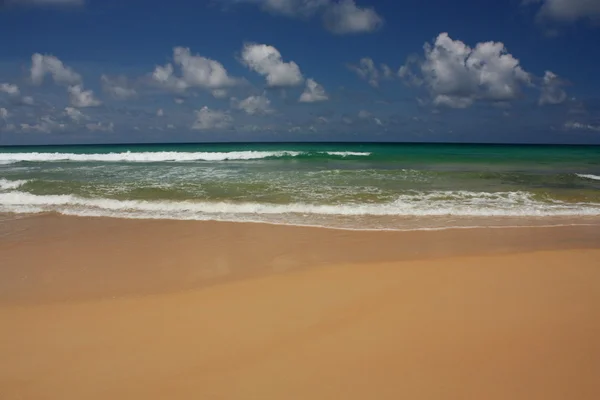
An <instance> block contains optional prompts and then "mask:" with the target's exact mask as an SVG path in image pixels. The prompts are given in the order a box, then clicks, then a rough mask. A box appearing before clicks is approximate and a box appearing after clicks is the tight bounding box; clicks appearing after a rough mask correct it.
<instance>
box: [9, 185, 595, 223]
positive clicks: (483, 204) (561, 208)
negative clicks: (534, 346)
mask: <svg viewBox="0 0 600 400" xmlns="http://www.w3.org/2000/svg"><path fill="white" fill-rule="evenodd" d="M50 211H53V212H59V213H63V214H68V215H81V216H110V217H121V218H152V219H186V220H190V219H191V220H226V221H249V220H252V221H261V220H269V221H274V220H277V219H281V221H280V222H285V220H286V217H287V216H293V217H295V218H303V219H305V220H306V222H307V223H310V220H311V218H319V217H325V216H340V217H357V218H358V217H360V216H396V217H401V216H472V217H479V216H481V217H484V216H489V217H496V216H497V217H504V216H512V217H543V216H600V204H595V203H575V204H574V203H564V202H559V201H555V202H551V203H546V202H540V201H537V200H535V199H533V198H532V196H531V195H530V194H529V193H526V192H502V193H485V192H466V191H439V192H429V193H425V192H415V193H413V194H404V195H401V196H399V197H398V198H397V199H396V200H395V201H393V202H389V203H383V204H373V203H369V204H367V203H363V204H340V205H319V204H304V203H291V204H269V203H233V202H207V201H158V200H157V201H140V200H115V199H107V198H83V197H78V196H73V195H43V196H42V195H34V194H31V193H26V192H21V191H12V192H3V193H0V212H13V213H31V212H50Z"/></svg>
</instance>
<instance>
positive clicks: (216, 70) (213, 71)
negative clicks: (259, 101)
mask: <svg viewBox="0 0 600 400" xmlns="http://www.w3.org/2000/svg"><path fill="white" fill-rule="evenodd" d="M173 62H174V64H175V65H176V66H178V67H179V69H180V70H181V77H179V76H176V75H175V69H174V67H173V64H171V63H169V64H167V65H165V66H164V67H161V66H157V67H156V68H155V69H154V72H153V73H152V79H153V80H154V81H155V82H157V83H158V84H160V85H161V86H163V87H165V88H167V89H169V90H174V91H185V90H186V89H188V88H191V87H199V88H202V89H207V90H218V89H222V88H225V87H229V86H233V85H236V84H237V83H238V80H236V79H234V78H231V77H230V76H229V75H228V73H227V70H226V69H225V67H224V66H223V64H221V63H220V62H218V61H215V60H211V59H210V58H206V57H202V56H200V55H192V53H191V51H190V49H189V48H186V47H175V48H174V49H173Z"/></svg>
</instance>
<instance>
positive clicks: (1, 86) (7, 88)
mask: <svg viewBox="0 0 600 400" xmlns="http://www.w3.org/2000/svg"><path fill="white" fill-rule="evenodd" d="M0 92H3V93H7V94H9V95H11V96H18V95H19V93H21V91H20V90H19V87H18V86H17V85H13V84H12V83H0Z"/></svg>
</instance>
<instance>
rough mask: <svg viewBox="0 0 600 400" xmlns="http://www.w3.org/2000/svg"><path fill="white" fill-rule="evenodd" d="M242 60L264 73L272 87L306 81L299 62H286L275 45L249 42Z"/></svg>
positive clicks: (261, 73) (258, 71) (294, 84)
mask: <svg viewBox="0 0 600 400" xmlns="http://www.w3.org/2000/svg"><path fill="white" fill-rule="evenodd" d="M241 61H242V63H243V64H244V65H246V66H247V67H248V68H250V69H251V70H253V71H255V72H257V73H259V74H260V75H263V76H264V77H265V79H266V81H267V85H268V86H270V87H284V86H296V85H299V84H301V83H302V82H303V81H304V77H303V76H302V73H301V72H300V67H299V66H298V64H296V63H295V62H293V61H290V62H284V61H283V59H282V57H281V53H280V52H279V51H278V50H277V49H276V48H275V47H273V46H269V45H266V44H256V43H247V44H245V45H244V48H243V49H242V55H241Z"/></svg>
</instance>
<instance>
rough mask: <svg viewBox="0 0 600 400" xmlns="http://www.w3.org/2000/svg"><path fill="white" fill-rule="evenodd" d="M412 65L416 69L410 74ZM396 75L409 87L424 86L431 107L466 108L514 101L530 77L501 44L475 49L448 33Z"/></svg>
mask: <svg viewBox="0 0 600 400" xmlns="http://www.w3.org/2000/svg"><path fill="white" fill-rule="evenodd" d="M412 64H417V65H418V71H417V72H413V71H412V70H411V69H410V67H411V66H412ZM399 75H400V76H401V77H403V78H404V79H407V80H409V81H410V82H412V83H417V84H418V83H420V82H423V83H425V85H426V87H427V88H428V89H429V91H430V93H431V96H432V98H433V103H434V104H439V105H445V106H450V107H456V108H465V107H468V106H469V105H471V104H472V103H473V102H474V101H476V100H488V101H509V100H514V99H516V98H517V97H518V96H519V95H520V93H521V87H522V86H523V85H530V84H531V75H530V74H529V73H527V72H525V70H523V68H521V66H520V65H519V60H517V59H516V58H515V57H513V56H512V55H511V54H509V53H508V52H507V51H506V48H505V47H504V44H503V43H501V42H482V43H478V44H477V45H476V46H475V48H471V47H469V46H467V45H466V44H465V43H463V42H461V41H460V40H453V39H452V38H450V37H449V36H448V34H447V33H440V35H439V36H438V37H437V39H436V40H435V42H434V43H433V44H430V43H426V44H425V45H424V59H423V60H421V61H416V60H410V61H409V63H407V65H405V66H404V67H402V68H401V69H400V71H399Z"/></svg>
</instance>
